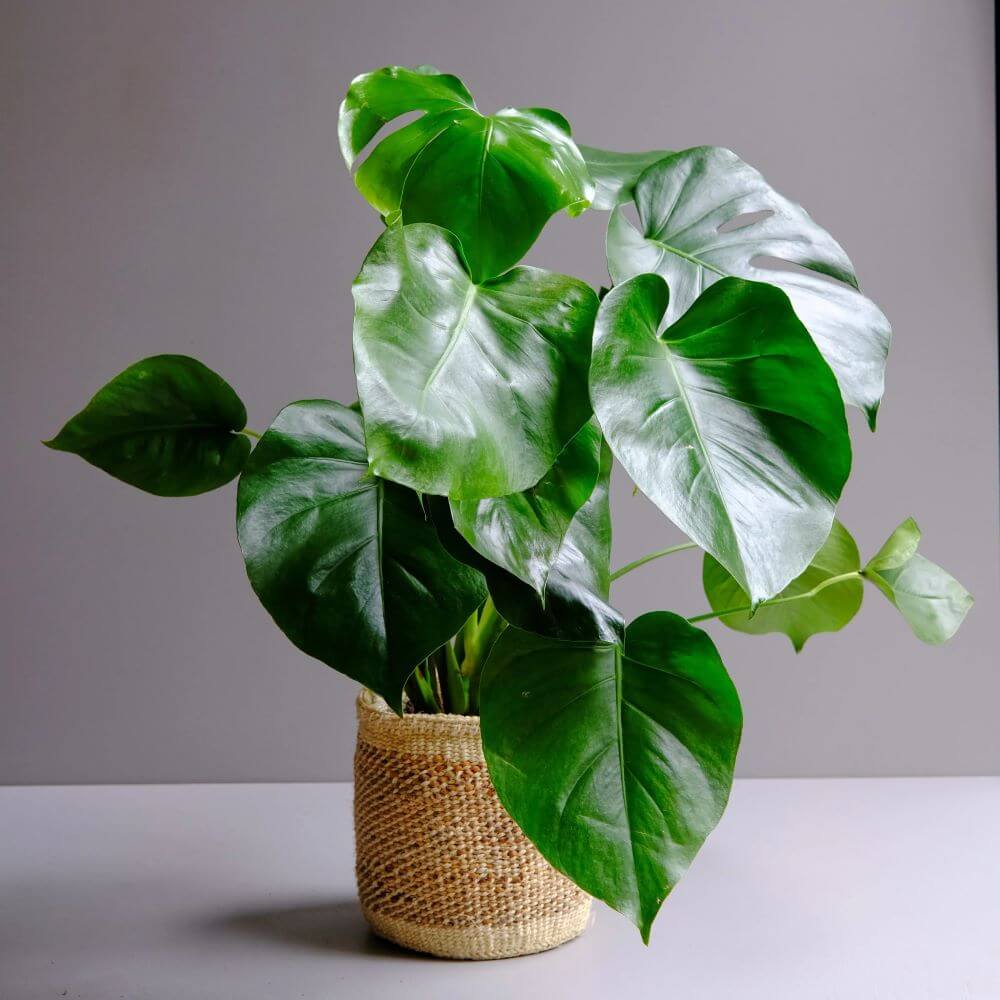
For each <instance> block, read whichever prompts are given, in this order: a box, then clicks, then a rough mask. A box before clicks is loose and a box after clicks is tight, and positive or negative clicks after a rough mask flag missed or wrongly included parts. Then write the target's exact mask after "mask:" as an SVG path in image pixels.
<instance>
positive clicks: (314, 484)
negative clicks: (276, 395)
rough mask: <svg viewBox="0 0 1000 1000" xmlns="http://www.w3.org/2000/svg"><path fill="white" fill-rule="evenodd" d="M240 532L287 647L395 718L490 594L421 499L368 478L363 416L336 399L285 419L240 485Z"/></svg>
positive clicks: (301, 407)
mask: <svg viewBox="0 0 1000 1000" xmlns="http://www.w3.org/2000/svg"><path fill="white" fill-rule="evenodd" d="M237 531H238V534H239V541H240V547H241V548H242V549H243V557H244V559H245V560H246V565H247V573H248V574H249V576H250V582H251V584H253V588H254V590H255V591H256V593H257V596H258V597H259V598H260V600H261V603H262V604H263V605H264V607H265V608H267V610H268V611H269V612H270V614H271V616H272V617H273V618H274V620H275V622H276V623H277V624H278V626H279V627H280V628H281V629H282V631H283V632H284V633H285V634H286V635H287V636H288V637H289V639H291V640H292V642H294V643H295V645H296V646H298V647H299V648H300V649H302V650H304V651H305V652H306V653H309V654H310V655H311V656H315V657H316V658H317V659H320V660H322V661H323V662H324V663H327V664H329V665H330V666H331V667H334V668H335V669H337V670H339V671H341V673H344V674H347V676H348V677H353V678H354V679H355V680H358V681H360V682H361V683H362V684H365V685H366V686H367V687H369V688H371V689H372V690H373V691H375V692H377V693H378V694H380V695H381V696H382V697H383V698H385V700H386V701H387V702H388V703H389V704H390V705H391V706H392V707H393V708H394V709H396V710H397V711H398V710H399V708H400V705H401V693H402V689H403V684H404V683H405V681H406V678H407V677H408V676H409V674H410V672H411V671H412V670H413V668H414V667H415V666H416V665H417V664H418V663H419V662H420V661H421V660H423V659H424V658H425V657H427V656H428V655H429V654H431V653H432V652H434V650H436V649H437V648H438V647H439V646H441V645H442V644H443V643H444V642H446V641H447V640H448V639H450V638H451V636H452V635H454V634H455V633H456V632H457V631H458V630H459V629H460V628H461V627H462V625H463V623H464V622H465V620H466V619H467V618H468V617H469V615H470V614H471V613H472V612H473V610H474V609H475V608H476V607H477V606H478V605H479V604H480V603H481V602H482V601H483V600H484V599H485V597H486V592H485V587H484V585H483V581H482V577H481V576H480V574H479V573H477V572H475V571H474V570H472V569H470V568H468V567H466V566H465V565H463V564H462V563H460V562H458V561H456V560H454V559H452V558H451V557H450V556H449V555H448V553H447V552H445V550H444V549H443V548H442V547H441V544H440V542H439V541H438V537H437V533H436V532H435V531H434V527H433V525H432V524H431V523H430V522H429V521H428V520H427V519H426V517H425V515H424V512H423V510H422V508H421V506H420V500H419V499H418V497H417V496H416V494H414V493H413V492H412V491H410V490H408V489H406V488H405V487H402V486H398V485H396V484H395V483H389V482H385V481H384V480H381V479H378V478H377V477H376V476H373V475H372V474H371V473H370V472H369V471H368V457H367V454H366V452H365V443H364V431H363V425H362V422H361V418H360V416H358V414H357V413H355V412H353V411H352V410H351V409H349V408H348V407H345V406H341V405H339V404H338V403H330V402H326V401H325V400H307V401H305V402H301V403H293V404H292V405H290V406H287V407H286V408H285V409H284V410H282V411H281V413H279V414H278V416H277V418H276V419H275V421H274V423H273V424H272V425H271V427H270V428H269V430H268V431H267V433H266V434H265V435H264V436H263V438H261V441H260V443H259V444H258V445H257V447H256V449H255V450H254V453H253V455H252V456H251V458H250V461H249V462H248V463H247V467H246V470H245V471H244V473H243V475H242V476H241V477H240V486H239V494H238V514H237Z"/></svg>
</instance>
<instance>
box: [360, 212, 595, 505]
mask: <svg viewBox="0 0 1000 1000" xmlns="http://www.w3.org/2000/svg"><path fill="white" fill-rule="evenodd" d="M354 301H355V314H354V363H355V370H356V372H357V379H358V393H359V395H360V397H361V406H362V410H363V411H364V415H365V427H366V432H367V439H368V453H369V457H370V459H371V463H372V469H373V471H374V472H376V473H377V474H378V475H380V476H384V477H385V478H387V479H392V480H394V481H396V482H399V483H403V484H405V485H407V486H410V487H412V488H413V489H415V490H418V491H419V492H421V493H434V494H438V495H447V496H450V497H452V498H453V499H460V500H465V499H476V498H480V497H497V496H503V495H505V494H507V493H517V492H520V491H521V490H525V489H527V488H528V487H529V486H533V485H534V484H535V483H537V482H538V481H539V479H541V477H542V476H543V475H545V473H546V472H547V471H548V469H549V468H550V467H551V466H552V464H553V463H554V462H555V460H556V458H557V457H558V456H559V453H560V452H561V451H562V450H563V448H564V447H565V446H566V445H567V443H568V442H569V441H570V439H571V438H572V437H573V436H574V435H575V434H576V433H577V431H579V430H580V428H581V427H582V426H583V425H584V423H586V421H587V419H588V418H589V417H590V413H591V411H590V402H589V401H588V399H587V366H588V364H589V360H590V341H591V332H592V330H593V323H594V315H595V312H596V310H597V296H596V295H595V294H594V292H593V290H592V289H591V288H589V287H588V286H587V285H585V284H584V283H583V282H581V281H577V280H576V279H575V278H568V277H565V276H564V275H561V274H553V273H551V272H549V271H542V270H539V269H538V268H532V267H517V268H514V269H513V270H511V271H508V272H507V273H506V274H504V275H501V276H500V277H499V278H494V279H492V280H491V281H485V282H482V283H480V284H476V283H475V282H474V281H473V280H472V278H471V277H470V276H469V273H468V271H467V270H466V268H465V265H464V263H463V260H462V255H461V247H460V245H459V243H458V241H457V240H456V238H455V237H454V236H453V235H452V234H451V233H448V232H446V231H445V230H443V229H439V228H438V227H437V226H430V225H413V226H403V227H397V228H393V229H387V230H386V231H385V233H383V235H382V236H381V237H380V239H379V240H378V242H377V243H376V244H375V246H374V247H373V248H372V250H371V252H370V253H369V254H368V257H367V259H366V260H365V263H364V266H363V267H362V268H361V273H360V274H359V275H358V277H357V280H356V281H355V283H354Z"/></svg>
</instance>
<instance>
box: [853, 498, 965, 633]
mask: <svg viewBox="0 0 1000 1000" xmlns="http://www.w3.org/2000/svg"><path fill="white" fill-rule="evenodd" d="M919 542H920V529H919V528H918V527H917V523H916V521H914V520H913V518H912V517H911V518H907V519H906V520H905V521H904V522H903V523H902V524H901V525H900V526H899V527H898V528H897V529H896V530H895V531H894V532H893V533H892V534H891V535H890V536H889V538H888V540H887V541H886V543H885V545H883V546H882V548H881V549H879V551H878V553H877V554H876V555H875V556H874V557H873V558H872V559H871V561H870V562H869V563H868V565H867V566H865V568H864V570H863V573H864V576H865V578H866V579H868V580H871V582H872V583H874V584H875V586H877V587H878V589H879V590H881V591H882V593H883V594H885V596H886V597H887V598H889V600H890V601H891V602H892V603H893V604H894V605H895V607H896V608H897V609H898V611H899V613H900V614H901V615H902V616H903V618H904V619H906V624H907V625H909V626H910V628H911V630H912V631H913V634H914V635H915V636H916V637H917V638H918V639H920V640H921V641H922V642H927V643H930V644H931V645H938V644H939V643H942V642H946V641H947V640H948V639H950V638H951V637H952V636H953V635H954V634H955V633H956V632H957V631H958V628H959V626H960V625H961V624H962V622H963V621H964V620H965V616H966V615H967V614H968V613H969V609H970V608H971V607H972V603H973V602H972V595H971V594H970V593H969V592H968V591H967V590H966V589H965V588H964V587H963V586H962V585H961V584H960V583H959V582H958V580H956V579H955V578H954V577H953V576H952V575H951V574H950V573H948V572H946V571H945V570H943V569H942V568H941V567H940V566H937V565H935V564H934V563H932V562H931V561H930V560H929V559H925V558H924V557H923V556H922V555H919V554H918V552H917V545H918V543H919Z"/></svg>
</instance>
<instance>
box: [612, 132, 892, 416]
mask: <svg viewBox="0 0 1000 1000" xmlns="http://www.w3.org/2000/svg"><path fill="white" fill-rule="evenodd" d="M635 203H636V206H637V208H638V210H639V229H638V230H636V229H635V228H634V227H633V226H632V225H631V224H630V223H629V222H628V221H627V220H626V219H625V216H624V214H623V213H622V211H621V210H620V209H619V210H617V211H615V212H614V214H613V215H612V217H611V219H610V221H609V223H608V240H607V250H608V269H609V270H610V272H611V276H612V278H614V280H615V282H617V283H620V282H622V281H625V280H626V279H628V278H630V277H632V276H633V275H635V274H640V273H643V272H646V271H654V272H656V273H657V274H660V275H661V276H662V277H664V278H666V279H667V282H668V283H669V285H670V293H671V301H670V308H669V310H668V312H667V316H666V321H667V322H668V323H671V322H673V321H674V320H676V319H677V318H678V317H680V316H681V315H683V313H684V312H686V311H687V309H688V307H689V306H690V305H691V304H692V303H693V302H694V301H695V299H697V297H698V296H699V295H700V294H701V292H702V290H703V289H704V288H705V287H706V286H708V285H710V284H712V283H713V282H715V281H718V280H719V279H720V278H723V277H725V276H727V275H732V276H735V277H738V278H749V279H752V280H754V281H766V282H769V283H770V284H772V285H777V286H778V287H779V288H782V289H783V290H784V291H785V292H786V293H787V295H788V297H789V298H790V299H791V300H792V305H793V306H794V307H795V312H796V313H797V314H798V317H799V319H801V320H802V322H803V323H804V324H805V326H806V328H807V329H808V330H809V332H810V333H811V334H812V336H813V339H814V340H815V341H816V344H817V346H818V347H819V349H820V351H821V352H822V353H823V356H824V357H825V358H826V360H827V362H828V364H829V365H830V367H831V368H832V369H833V372H834V374H835V375H836V376H837V380H838V382H839V383H840V388H841V392H842V393H843V396H844V400H845V401H846V402H848V403H851V404H852V405H854V406H858V407H860V408H861V409H863V410H864V411H865V413H866V414H867V415H868V421H869V424H870V425H871V426H872V428H873V429H874V426H875V416H876V413H877V411H878V405H879V401H880V400H881V398H882V392H883V388H884V372H885V360H886V356H887V354H888V351H889V340H890V338H891V336H892V330H891V328H890V326H889V322H888V320H887V319H886V318H885V316H884V315H883V314H882V312H881V311H880V310H879V308H878V307H877V306H876V305H875V303H873V302H872V301H871V300H870V299H867V298H865V296H864V295H862V294H861V292H860V291H859V290H858V282H857V278H856V277H855V274H854V269H853V267H852V266H851V262H850V260H849V259H848V257H847V254H846V253H844V250H843V248H842V247H841V246H840V245H839V244H838V243H837V242H836V241H835V240H834V239H833V237H831V236H830V234H829V233H827V232H826V230H824V229H822V228H821V227H819V226H817V225H816V223H815V222H813V220H812V219H810V218H809V216H808V215H807V214H806V213H805V211H804V210H803V209H802V208H801V206H799V205H796V204H795V203H794V202H792V201H789V200H788V199H787V198H784V197H782V196H781V195H780V194H778V192H777V191H775V190H774V189H773V188H772V187H771V186H770V185H769V184H768V183H767V181H765V180H764V178H763V177H762V176H761V175H760V173H758V172H757V171H756V170H754V168H753V167H751V166H749V164H746V163H744V162H743V161H742V160H741V159H740V158H739V157H738V156H736V155H735V153H732V152H730V151H729V150H728V149H719V148H716V147H713V146H699V147H697V148H695V149H688V150H684V151H683V152H680V153H674V154H673V155H671V156H669V157H667V158H665V159H662V160H660V161H659V162H658V163H656V164H655V165H654V166H652V167H650V168H649V169H648V170H646V171H645V172H644V173H643V175H642V177H641V178H640V179H639V181H638V183H637V184H636V186H635ZM762 258H771V259H772V260H774V259H777V260H780V261H787V262H789V263H791V264H794V265H798V268H796V269H791V268H784V269H781V270H778V269H776V268H775V267H772V266H767V265H766V262H762V260H761V259H762ZM828 278H833V279H836V281H830V280H828ZM838 282H839V283H838Z"/></svg>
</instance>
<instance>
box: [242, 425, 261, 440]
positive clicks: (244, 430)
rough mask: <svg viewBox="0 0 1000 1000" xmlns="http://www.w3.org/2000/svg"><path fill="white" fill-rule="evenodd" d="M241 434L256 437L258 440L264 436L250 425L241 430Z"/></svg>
mask: <svg viewBox="0 0 1000 1000" xmlns="http://www.w3.org/2000/svg"><path fill="white" fill-rule="evenodd" d="M240 434H246V436H247V437H248V438H256V439H257V440H258V441H259V440H260V438H261V437H262V435H260V434H258V433H257V432H256V431H252V430H250V428H249V427H244V428H243V430H241V431H240Z"/></svg>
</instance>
